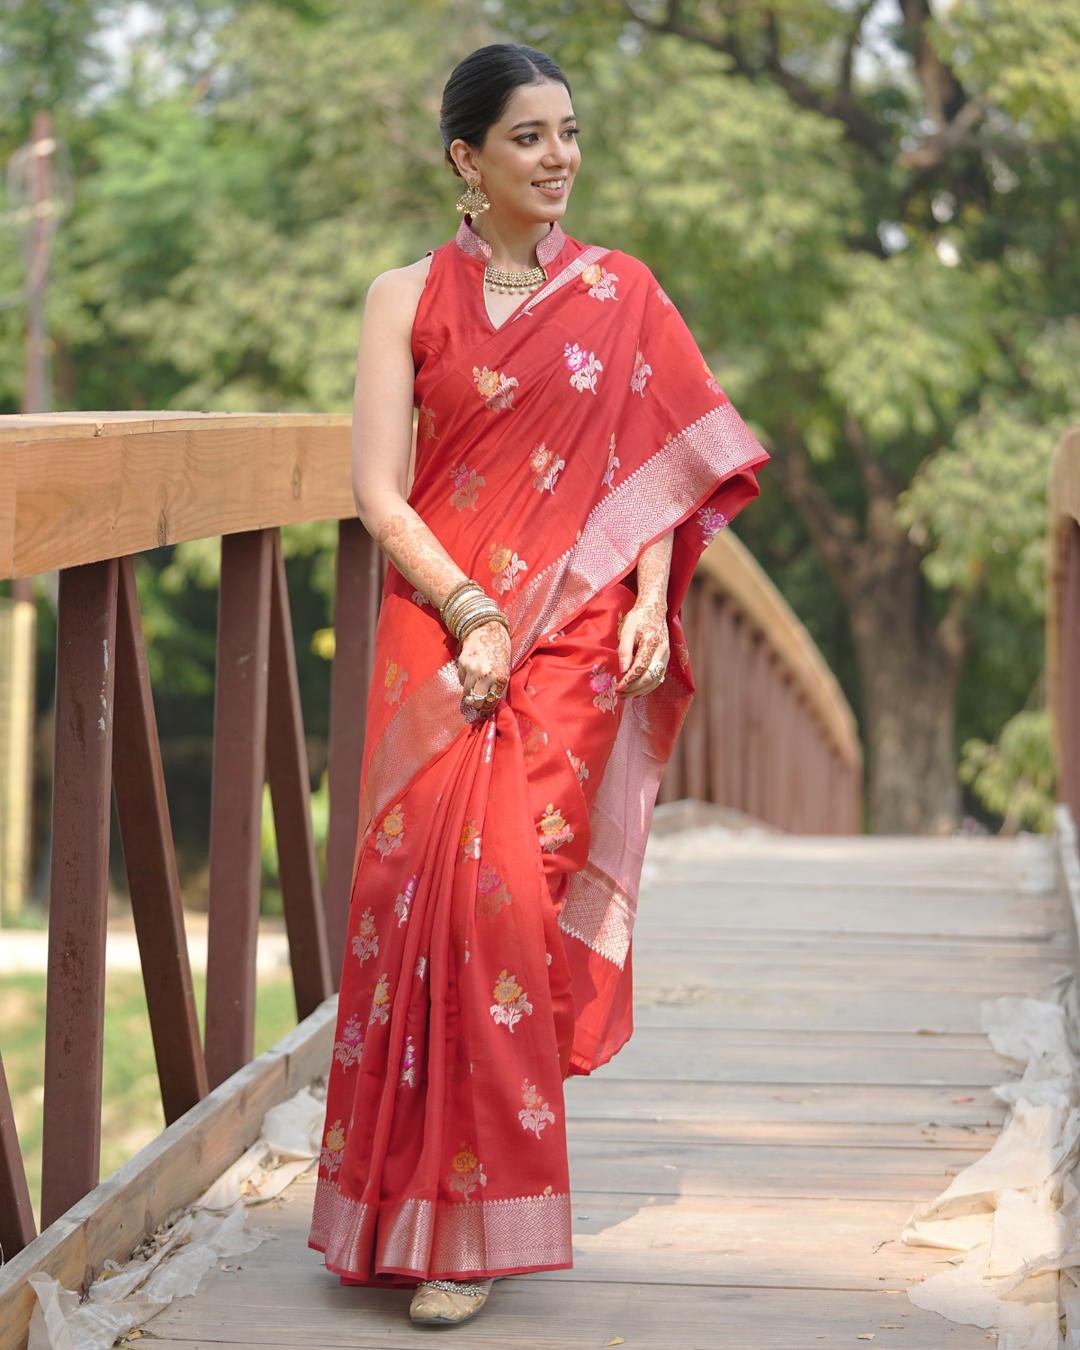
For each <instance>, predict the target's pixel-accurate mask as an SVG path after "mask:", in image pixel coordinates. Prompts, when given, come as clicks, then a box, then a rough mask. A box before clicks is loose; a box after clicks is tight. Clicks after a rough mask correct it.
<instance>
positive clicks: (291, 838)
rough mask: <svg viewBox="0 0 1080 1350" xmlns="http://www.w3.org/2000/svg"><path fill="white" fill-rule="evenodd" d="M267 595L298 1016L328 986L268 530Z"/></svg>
mask: <svg viewBox="0 0 1080 1350" xmlns="http://www.w3.org/2000/svg"><path fill="white" fill-rule="evenodd" d="M272 538H273V554H274V557H273V580H272V585H271V601H270V671H269V686H268V691H267V722H266V767H267V777H268V778H269V780H270V796H271V799H272V801H273V804H274V833H275V835H276V836H277V853H278V876H279V878H280V880H281V898H282V902H283V905H284V909H285V927H286V929H287V931H288V934H289V958H290V961H291V964H292V975H293V990H294V993H295V994H296V1014H297V1016H298V1017H299V1018H301V1019H303V1018H305V1017H307V1016H308V1015H309V1013H313V1012H314V1011H315V1009H316V1008H317V1007H318V1006H319V1004H320V1003H321V1002H322V1001H323V999H325V998H329V996H330V994H331V993H332V992H333V988H334V986H333V983H332V981H331V978H330V955H329V951H328V948H327V945H326V916H325V914H324V912H323V898H322V886H321V885H320V883H319V859H318V856H317V854H316V852H315V839H314V836H313V834H312V829H311V781H310V778H309V776H308V763H307V750H306V748H305V742H304V721H303V714H302V712H301V709H300V681H299V679H298V678H297V674H296V649H295V647H294V645H293V630H292V618H291V613H290V609H289V592H288V588H287V586H286V581H285V559H284V558H283V557H282V553H281V537H280V535H279V533H278V531H277V530H274V531H273V534H272Z"/></svg>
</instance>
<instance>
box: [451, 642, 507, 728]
mask: <svg viewBox="0 0 1080 1350" xmlns="http://www.w3.org/2000/svg"><path fill="white" fill-rule="evenodd" d="M458 679H459V680H460V681H461V688H462V693H463V694H464V696H465V699H466V702H468V703H469V704H470V705H471V706H472V707H474V708H476V709H477V710H478V711H480V710H483V709H485V708H486V709H487V710H489V711H490V709H491V708H493V707H494V706H495V703H496V702H497V701H498V700H499V699H500V698H502V696H503V694H504V693H505V692H506V685H507V681H508V680H509V679H510V634H509V633H508V632H507V631H506V629H505V628H504V627H503V626H502V624H501V623H485V624H483V625H482V626H481V627H479V628H475V629H473V631H472V632H471V633H470V634H469V636H468V637H467V638H466V639H465V641H464V642H463V643H462V644H461V652H460V654H459V656H458ZM491 693H494V694H495V698H494V699H493V700H492V701H491V702H490V703H489V702H487V697H488V695H489V694H491Z"/></svg>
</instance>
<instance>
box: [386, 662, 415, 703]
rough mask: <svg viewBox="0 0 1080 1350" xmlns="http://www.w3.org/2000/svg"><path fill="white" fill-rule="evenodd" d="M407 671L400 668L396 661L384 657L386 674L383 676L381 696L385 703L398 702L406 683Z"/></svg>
mask: <svg viewBox="0 0 1080 1350" xmlns="http://www.w3.org/2000/svg"><path fill="white" fill-rule="evenodd" d="M408 679H409V672H408V671H407V670H402V668H401V667H400V666H399V665H398V663H397V662H396V661H391V660H390V658H389V657H387V658H386V674H385V675H384V676H383V697H384V698H385V699H386V701H387V703H400V702H401V695H402V694H403V693H404V691H405V685H406V684H407V683H408Z"/></svg>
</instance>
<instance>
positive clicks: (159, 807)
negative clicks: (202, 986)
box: [112, 557, 207, 1125]
mask: <svg viewBox="0 0 1080 1350" xmlns="http://www.w3.org/2000/svg"><path fill="white" fill-rule="evenodd" d="M112 769H113V788H114V791H115V793H116V814H117V818H118V820H119V822H120V837H121V839H122V840H123V845H124V862H125V864H126V866H127V876H128V889H129V890H130V892H131V912H132V917H133V918H134V920H135V933H136V936H137V938H138V941H139V956H140V959H141V962H142V972H143V984H144V986H145V989H146V1002H147V1006H148V1008H149V1012H150V1030H151V1033H152V1034H153V1038H154V1054H155V1056H156V1058H157V1067H158V1080H159V1082H160V1085H161V1104H162V1107H163V1108H164V1111H165V1121H166V1123H167V1124H170V1125H171V1124H172V1122H173V1121H174V1120H178V1119H179V1117H180V1116H182V1115H183V1114H184V1112H185V1111H187V1110H189V1109H190V1108H191V1107H193V1106H194V1105H195V1103H196V1102H198V1101H201V1100H202V1098H203V1097H205V1096H206V1093H207V1083H206V1065H205V1063H204V1061H203V1052H202V1044H201V1042H200V1040H199V1018H198V1013H197V1012H196V1008H195V991H194V989H193V988H192V984H191V967H190V965H189V963H188V950H187V939H186V936H185V933H184V911H183V907H182V904H181V900H180V879H179V877H178V875H177V871H176V855H175V853H174V851H173V839H172V829H171V827H170V823H169V804H168V801H167V800H166V796H165V775H164V773H163V772H162V768H161V749H160V746H159V744H158V734H157V721H156V719H155V717H154V700H153V695H152V694H151V691H150V672H149V670H148V669H147V665H146V647H145V644H144V642H143V631H142V621H141V618H140V615H139V596H138V592H137V591H136V589H135V569H134V566H133V563H132V560H131V558H130V557H128V558H122V559H121V560H120V595H119V605H118V611H117V619H116V733H115V735H114V737H113V755H112Z"/></svg>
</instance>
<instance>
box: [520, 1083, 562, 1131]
mask: <svg viewBox="0 0 1080 1350" xmlns="http://www.w3.org/2000/svg"><path fill="white" fill-rule="evenodd" d="M521 1100H522V1101H523V1102H524V1103H525V1105H524V1108H523V1109H522V1110H521V1111H519V1112H518V1120H520V1121H521V1128H522V1129H523V1130H532V1132H533V1134H535V1135H536V1137H537V1139H539V1138H540V1131H541V1130H542V1129H543V1128H544V1126H545V1125H554V1124H555V1112H554V1111H552V1110H551V1108H550V1107H549V1106H548V1104H547V1102H546V1101H544V1099H543V1094H542V1093H540V1092H539V1091H537V1089H536V1088H535V1087H534V1086H533V1085H532V1084H531V1083H530V1082H529V1080H528V1079H527V1078H526V1080H525V1082H524V1083H522V1085H521Z"/></svg>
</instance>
